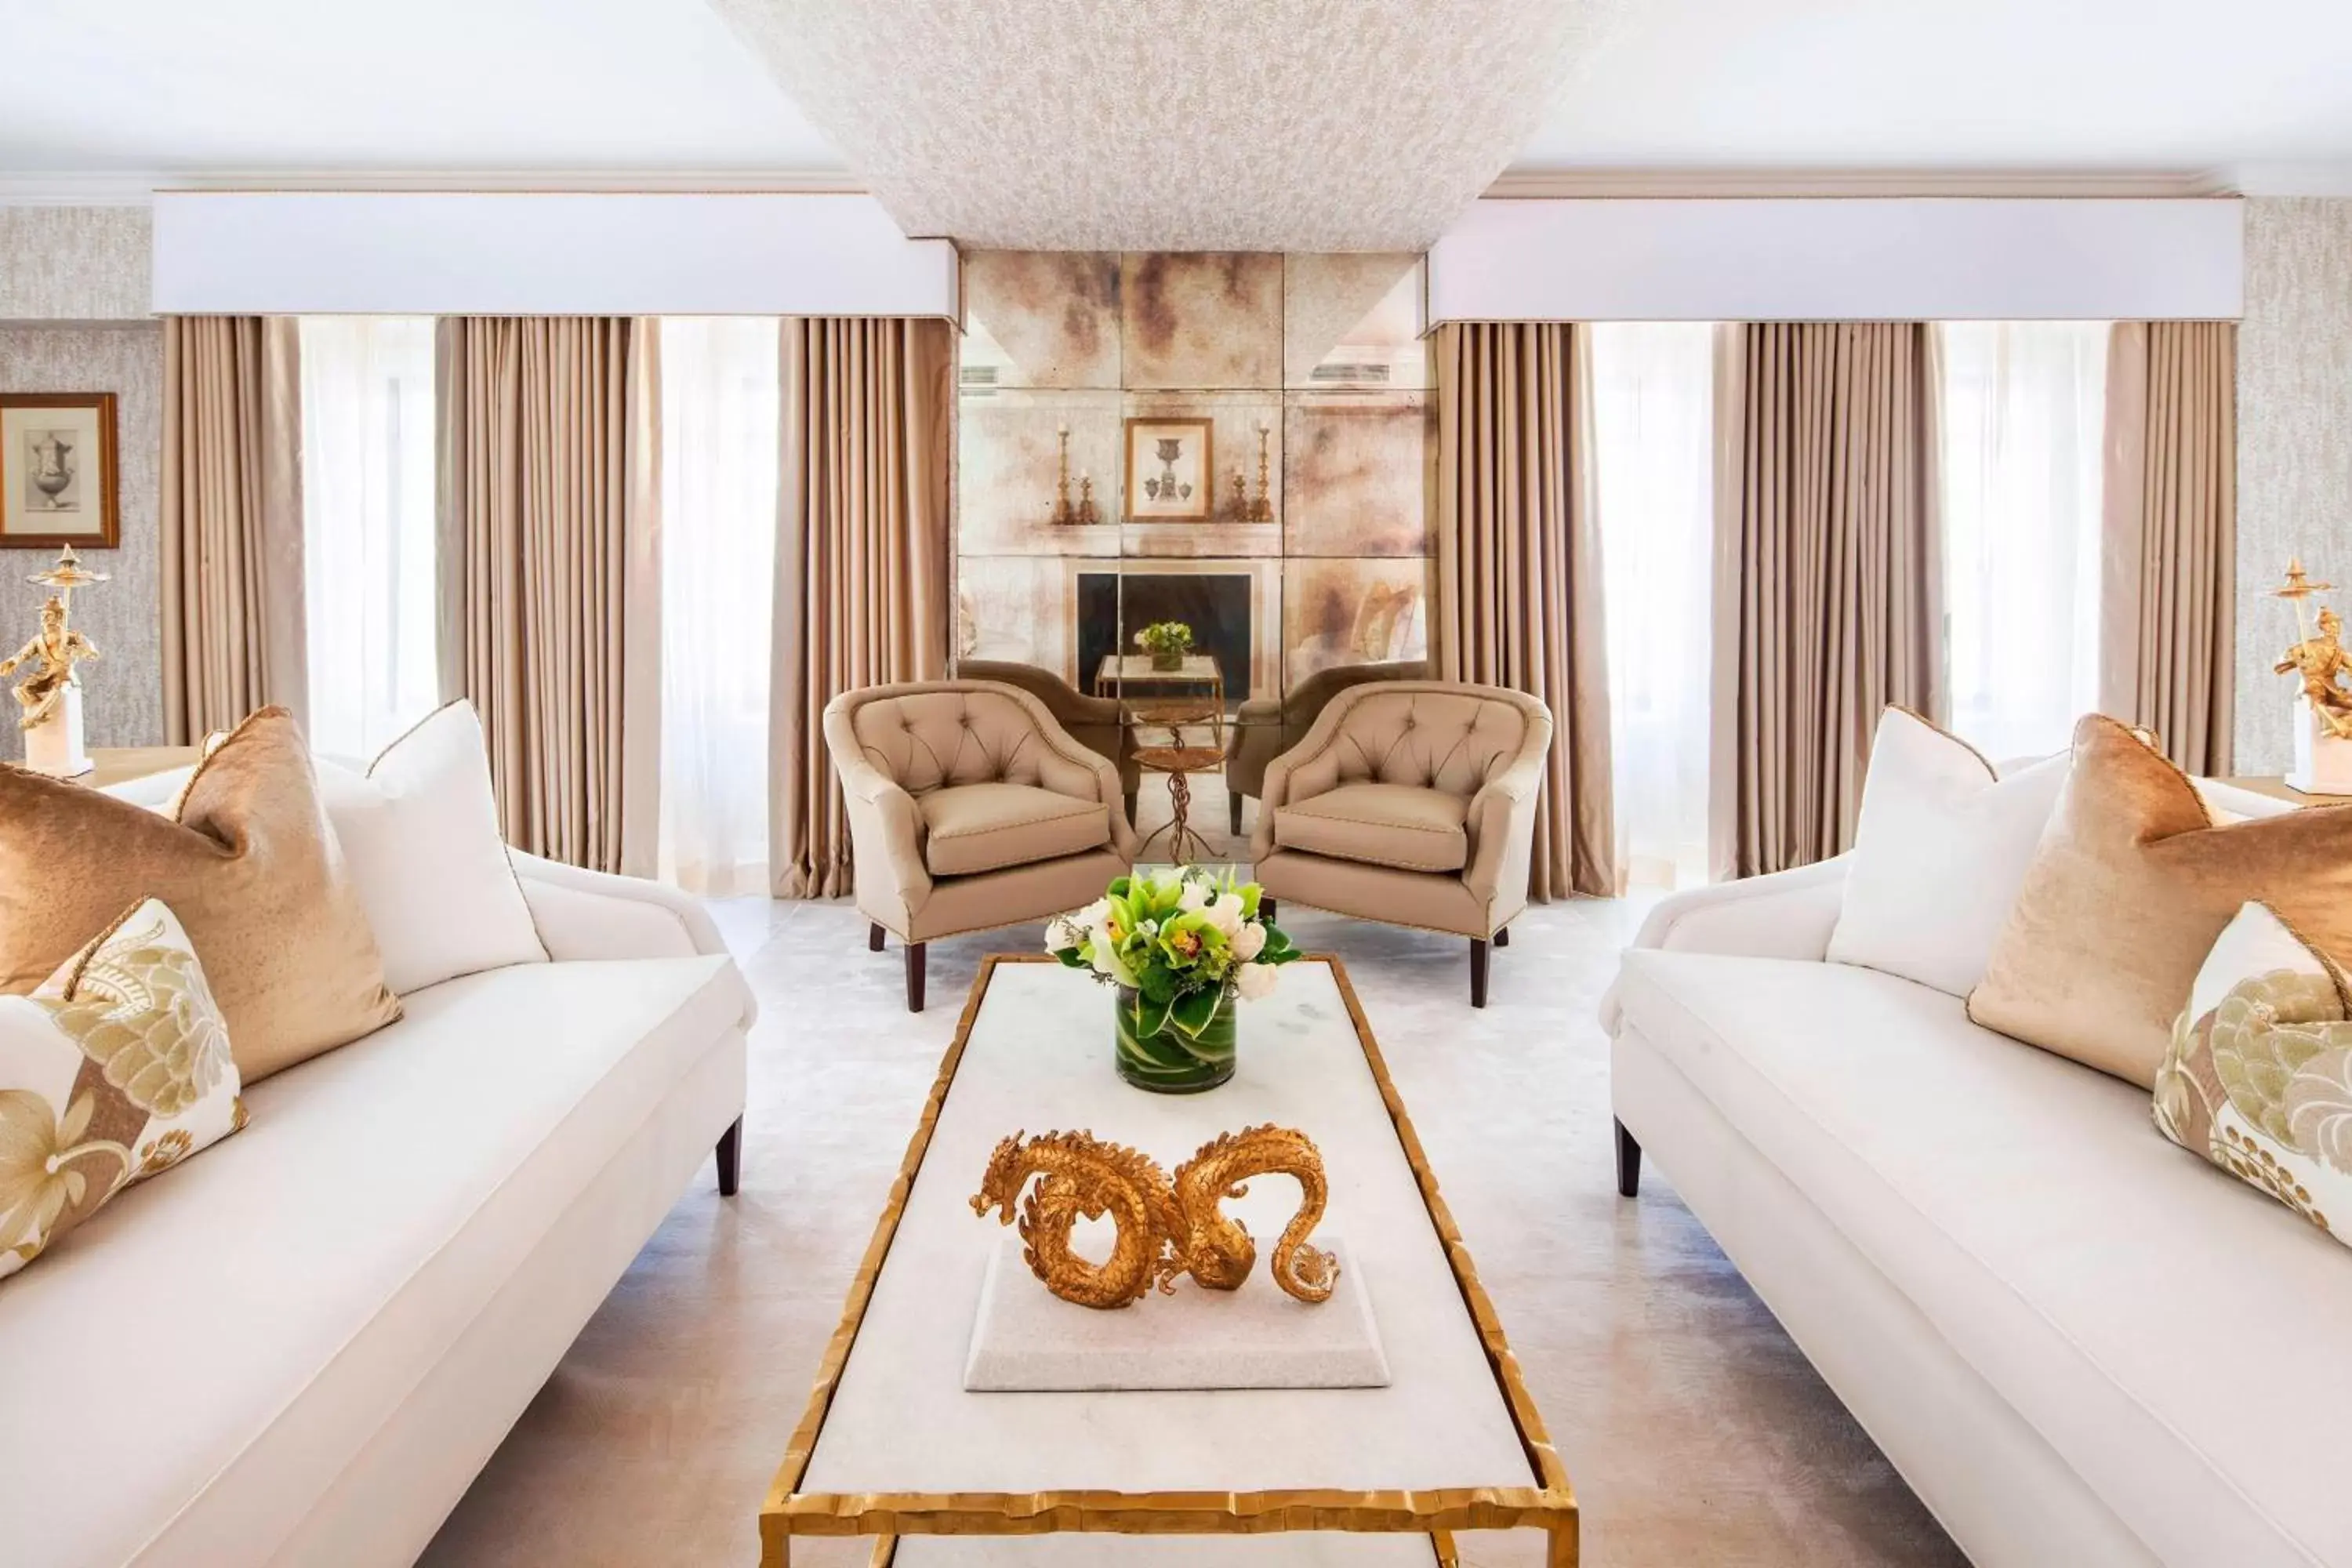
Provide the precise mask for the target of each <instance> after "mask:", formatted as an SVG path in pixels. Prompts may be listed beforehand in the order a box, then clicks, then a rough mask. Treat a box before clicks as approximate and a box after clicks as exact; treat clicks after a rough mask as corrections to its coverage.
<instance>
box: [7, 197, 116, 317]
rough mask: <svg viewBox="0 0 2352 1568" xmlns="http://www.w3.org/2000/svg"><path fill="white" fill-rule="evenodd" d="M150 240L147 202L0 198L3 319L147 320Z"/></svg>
mask: <svg viewBox="0 0 2352 1568" xmlns="http://www.w3.org/2000/svg"><path fill="white" fill-rule="evenodd" d="M153 245H154V219H153V216H152V214H151V213H150V212H149V210H148V209H147V208H145V207H143V206H140V207H48V206H28V207H16V206H0V321H145V320H146V319H147V315H148V305H149V300H150V299H151V291H150V287H149V284H150V268H149V258H150V256H151V254H152V250H153Z"/></svg>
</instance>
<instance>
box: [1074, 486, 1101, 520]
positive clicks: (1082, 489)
mask: <svg viewBox="0 0 2352 1568" xmlns="http://www.w3.org/2000/svg"><path fill="white" fill-rule="evenodd" d="M1076 521H1078V522H1079V523H1080V524H1081V525H1083V526H1086V527H1092V526H1093V525H1094V524H1096V523H1097V522H1100V521H1102V513H1101V512H1099V511H1097V510H1095V477H1094V476H1093V475H1092V474H1080V475H1079V476H1078V515H1077V519H1076Z"/></svg>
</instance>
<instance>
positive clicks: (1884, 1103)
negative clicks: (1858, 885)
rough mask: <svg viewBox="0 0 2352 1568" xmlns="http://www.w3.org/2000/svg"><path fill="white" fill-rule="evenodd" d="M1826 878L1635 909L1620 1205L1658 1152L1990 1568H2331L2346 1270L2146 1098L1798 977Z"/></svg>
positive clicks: (1615, 992) (2349, 1286) (1619, 998)
mask: <svg viewBox="0 0 2352 1568" xmlns="http://www.w3.org/2000/svg"><path fill="white" fill-rule="evenodd" d="M2233 793H2234V792H2233ZM2228 804H2229V805H2233V806H2236V807H2237V808H2239V809H2241V810H2242V811H2243V812H2245V813H2246V814H2252V811H2253V810H2254V809H2256V807H2255V806H2252V805H2247V804H2246V803H2245V802H2243V801H2232V802H2230V803H2228ZM1844 872H1845V868H1844V865H1843V862H1841V861H1830V862H1827V863H1825V864H1822V865H1820V866H1814V867H1809V868H1804V869H1802V870H1797V871H1790V872H1784V873H1781V874H1779V875H1776V876H1769V877H1759V878H1756V879H1751V880H1748V881H1744V882H1735V883H1729V884H1726V885H1723V886H1720V887H1714V888H1707V889H1699V890H1696V891H1693V892H1686V893H1682V894H1678V895H1675V896H1674V897H1672V898H1669V899H1667V900H1664V902H1663V903H1661V904H1660V905H1659V906H1658V908H1657V909H1656V910H1654V912H1653V913H1652V915H1651V917H1650V919H1649V921H1648V922H1647V923H1646V924H1645V925H1644V927H1643V930H1642V932H1641V934H1640V936H1639V938H1638V939H1637V940H1636V942H1635V943H1634V947H1633V950H1632V951H1630V952H1627V953H1626V955H1625V959H1624V964H1623V968H1622V972H1621V973H1620V975H1619V977H1618V980H1617V983H1616V984H1615V985H1614V987H1612V992H1611V994H1610V995H1609V997H1608V998H1607V999H1606V1000H1605V1001H1604V1003H1603V1005H1602V1022H1603V1024H1604V1025H1605V1026H1606V1027H1607V1028H1608V1029H1609V1031H1610V1033H1611V1035H1612V1037H1613V1045H1612V1054H1611V1066H1612V1100H1613V1102H1614V1110H1615V1114H1616V1118H1617V1121H1618V1124H1619V1137H1620V1143H1619V1183H1620V1188H1621V1190H1622V1191H1623V1192H1625V1193H1626V1194H1627V1195H1628V1196H1629V1197H1631V1196H1632V1195H1633V1189H1634V1187H1635V1185H1636V1184H1637V1181H1638V1174H1639V1167H1640V1162H1641V1156H1642V1153H1643V1151H1647V1152H1649V1153H1650V1154H1652V1155H1653V1156H1654V1157H1655V1159H1656V1160H1657V1162H1658V1163H1659V1164H1660V1165H1662V1166H1663V1167H1664V1171H1665V1173H1666V1174H1667V1175H1668V1176H1669V1177H1670V1179H1671V1180H1672V1181H1673V1183H1674V1185H1675V1191H1676V1192H1677V1193H1678V1194H1680V1195H1681V1197H1682V1199H1683V1201H1684V1202H1685V1203H1686V1204H1687V1205H1689V1206H1690V1209H1691V1212H1692V1213H1694V1214H1696V1215H1697V1216H1698V1218H1699V1219H1700V1221H1701V1222H1702V1223H1703V1224H1705V1225H1706V1227H1707V1229H1708V1230H1709V1231H1710V1232H1712V1233H1713V1234H1714V1236H1715V1237H1716V1239H1717V1242H1719V1243H1720V1244H1721V1246H1722V1247H1723V1249H1724V1251H1725V1253H1726V1254H1727V1256H1728V1257H1729V1258H1731V1260H1732V1261H1733V1262H1734V1263H1735V1264H1737V1265H1738V1268H1739V1269H1740V1271H1741V1272H1742V1273H1743V1274H1744V1275H1746V1276H1747V1279H1748V1283H1749V1284H1750V1285H1751V1286H1753V1287H1754V1289H1755V1290H1756V1293H1757V1294H1758V1296H1759V1297H1760V1298H1762V1299H1763V1300H1764V1302H1765V1304H1766V1305H1767V1306H1769V1307H1770V1308H1771V1310H1773V1312H1774V1313H1775V1314H1776V1315H1777V1316H1778V1317H1779V1318H1780V1321H1781V1323H1782V1325H1783V1326H1784V1327H1786V1328H1787V1330H1788V1331H1789V1333H1790V1337H1791V1338H1792V1339H1794V1340H1795V1341H1796V1342H1797V1344H1798V1345H1799V1347H1800V1348H1801V1349H1802V1350H1803V1351H1804V1352H1805V1354H1806V1355H1807V1356H1808V1357H1810V1358H1811V1361H1812V1363H1813V1364H1814V1366H1815V1367H1816V1368H1817V1369H1818V1370H1819V1371H1820V1373H1821V1374H1822V1379H1823V1380H1824V1381H1825V1382H1826V1383H1827V1384H1829V1386H1830V1387H1831V1388H1832V1390H1833V1391H1834V1392H1835V1393H1836V1394H1837V1395H1838V1397H1839V1398H1840V1399H1842V1400H1843V1401H1844V1402H1845V1404H1846V1405H1847V1407H1848V1408H1849V1409H1850V1410H1851V1411H1852V1412H1853V1415H1854V1416H1855V1418H1856V1419H1857V1420H1858V1421H1859V1422H1860V1423H1861V1424H1862V1426H1864V1429H1865V1430H1867V1431H1868V1432H1869V1434H1870V1435H1871V1436H1872V1437H1873V1438H1874V1440H1875V1441H1876V1442H1877V1443H1878V1445H1879V1447H1881V1448H1882V1449H1883V1450H1884V1451H1885V1454H1886V1456H1887V1458H1889V1459H1891V1460H1892V1461H1893V1462H1894V1464H1895V1467H1896V1468H1897V1469H1899V1470H1900V1471H1901V1472H1902V1473H1903V1475H1904V1477H1905V1479H1906V1480H1908V1481H1909V1482H1910V1484H1911V1486H1912V1488H1913V1489H1914V1490H1915V1491H1916V1492H1917V1494H1918V1495H1919V1497H1920V1499H1921V1500H1922V1501H1924V1502H1925V1503H1926V1504H1927V1507H1928V1508H1929V1509H1930V1510H1933V1512H1934V1513H1935V1515H1936V1517H1937V1519H1938V1520H1939V1521H1942V1523H1943V1525H1944V1527H1945V1529H1946V1530H1947V1531H1948V1532H1949V1533H1950V1534H1951V1536H1952V1538H1953V1540H1954V1541H1956V1542H1958V1544H1959V1546H1960V1547H1961V1549H1962V1550H1963V1551H1965V1552H1968V1554H1969V1557H1970V1558H1971V1559H1972V1560H1973V1561H1974V1562H1976V1563H1979V1564H1980V1565H1982V1568H2026V1565H2029V1564H2030V1565H2034V1568H2044V1565H2059V1564H2063V1565H2074V1564H2108V1563H2116V1564H2147V1563H2167V1564H2173V1565H2177V1568H2185V1565H2191V1564H2194V1565H2199V1568H2272V1565H2278V1568H2285V1565H2289V1564H2293V1565H2296V1568H2309V1565H2310V1564H2313V1563H2352V1485H2347V1471H2346V1468H2345V1463H2346V1459H2347V1455H2352V1436H2347V1429H2346V1426H2345V1414H2346V1412H2347V1411H2352V1256H2347V1253H2346V1250H2345V1248H2344V1247H2342V1246H2341V1245H2340V1244H2338V1243H2337V1242H2335V1241H2332V1240H2330V1239H2329V1238H2328V1237H2326V1236H2324V1235H2322V1234H2320V1233H2319V1232H2318V1231H2317V1230H2315V1228H2314V1227H2312V1226H2310V1225H2308V1224H2306V1223H2305V1221H2303V1220H2302V1219H2300V1218H2298V1217H2297V1216H2296V1215H2294V1214H2293V1213H2291V1212H2290V1211H2289V1210H2287V1209H2286V1208H2285V1207H2284V1206H2283V1205H2278V1204H2274V1203H2273V1202H2271V1201H2270V1200H2269V1199H2268V1198H2266V1197H2264V1196H2263V1195H2262V1194H2258V1193H2256V1192H2255V1191H2253V1190H2252V1188H2250V1187H2248V1186H2246V1185H2244V1184H2242V1183H2239V1182H2236V1181H2233V1180H2231V1179H2230V1178H2229V1177H2227V1176H2225V1175H2223V1174H2222V1173H2220V1172H2218V1171H2216V1170H2214V1169H2213V1168H2211V1167H2210V1166H2209V1165H2207V1164H2206V1163H2203V1162H2202V1161H2200V1160H2198V1159H2196V1158H2195V1157H2194V1156H2192V1155H2190V1154H2189V1153H2186V1152H2183V1151H2181V1150H2179V1149H2178V1148H2175V1147H2174V1146H2173V1145H2171V1144H2170V1143H2168V1142H2165V1141H2164V1139H2163V1138H2162V1137H2160V1136H2159V1135H2158V1133H2157V1132H2156V1131H2155V1130H2154V1128H2153V1127H2152V1126H2151V1125H2150V1121H2149V1096H2148V1093H2147V1090H2145V1089H2137V1088H2135V1087H2133V1086H2132V1085H2130V1084H2127V1083H2125V1082H2122V1081H2120V1080H2118V1079H2112V1078H2108V1077H2105V1075H2103V1074H2100V1073H2097V1072H2095V1071H2093V1070H2091V1069H2090V1068H2084V1067H2080V1066H2077V1065H2075V1064H2074V1063H2073V1062H2070V1061H2067V1060H2065V1059H2063V1058H2059V1057H2055V1056H2052V1055H2049V1054H2047V1053H2045V1052H2042V1051H2040V1050H2036V1049H2034V1048H2033V1047H2030V1046H2025V1045H2022V1044H2020V1043H2019V1042H2017V1041H2015V1040H2012V1039H2010V1038H2008V1037H2004V1036H2001V1035H1997V1034H1994V1033H1991V1032H1990V1031H1988V1030H1985V1029H1980V1028H1979V1027H1977V1026H1974V1025H1972V1024H1970V1023H1969V1021H1968V1018H1967V1016H1966V1014H1965V1011H1964V1006H1963V1004H1962V1002H1961V1001H1960V999H1959V998H1958V997H1954V996H1948V995H1946V994H1943V993H1941V992H1938V991H1935V990H1931V989H1929V988H1927V987H1926V986H1922V985H1916V984H1912V983H1910V982H1908V981H1906V980H1901V979H1897V978H1895V977H1894V976H1891V975H1887V974H1884V973H1878V972H1876V971H1873V970H1867V969H1860V968H1853V967H1849V966H1845V965H1842V964H1834V963H1825V962H1823V960H1822V953H1823V952H1824V951H1825V949H1826V946H1827V943H1828V939H1829V934H1830V931H1831V928H1832V925H1833V924H1834V923H1835V921H1836V920H1837V916H1838V910H1839V898H1840V890H1841V887H1842V883H1843V877H1844ZM2339 1228H2341V1227H2339Z"/></svg>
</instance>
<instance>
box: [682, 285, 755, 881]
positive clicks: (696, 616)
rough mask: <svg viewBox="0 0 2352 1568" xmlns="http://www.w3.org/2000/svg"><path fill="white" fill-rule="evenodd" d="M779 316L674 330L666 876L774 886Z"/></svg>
mask: <svg viewBox="0 0 2352 1568" xmlns="http://www.w3.org/2000/svg"><path fill="white" fill-rule="evenodd" d="M780 352H781V349H780V342H779V338H778V333H777V323H776V321H774V319H773V318H764V319H763V318H756V317H677V318H670V319H666V320H664V321H663V322H662V324H661V356H662V363H661V404H662V742H661V818H662V820H661V874H662V876H663V877H664V878H665V879H668V880H670V881H673V882H675V883H677V885H678V886H679V887H681V888H684V889H687V890H688V891H689V892H694V893H701V894H705V895H708V896H710V897H714V898H723V897H727V896H730V895H734V894H744V893H759V894H765V893H766V892H767V891H768V864H767V863H768V665H769V658H770V650H769V643H768V625H769V619H770V608H769V607H770V604H771V602H772V597H773V595H774V593H775V582H774V575H773V574H774V570H775V542H776V500H777V497H776V485H777V473H778V468H779V461H780V458H779V453H780V450H781V447H782V436H783V421H782V368H781V364H780V362H779V359H778V355H779V353H780Z"/></svg>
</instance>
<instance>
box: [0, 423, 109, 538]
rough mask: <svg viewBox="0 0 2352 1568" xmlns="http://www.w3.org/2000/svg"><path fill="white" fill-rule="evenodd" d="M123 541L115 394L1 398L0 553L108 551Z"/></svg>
mask: <svg viewBox="0 0 2352 1568" xmlns="http://www.w3.org/2000/svg"><path fill="white" fill-rule="evenodd" d="M121 538H122V511H121V493H120V490H119V489H118V484H117V479H116V468H115V417H114V394H112V393H110V392H0V546H7V547H11V548H15V547H26V548H37V549H42V550H56V549H58V548H60V547H61V546H64V545H68V544H70V545H72V546H73V547H74V548H75V549H77V550H111V549H113V548H114V547H115V546H116V545H117V544H119V543H121Z"/></svg>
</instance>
